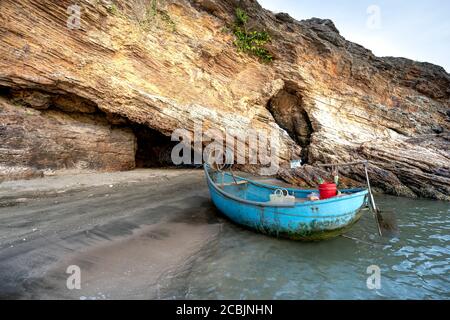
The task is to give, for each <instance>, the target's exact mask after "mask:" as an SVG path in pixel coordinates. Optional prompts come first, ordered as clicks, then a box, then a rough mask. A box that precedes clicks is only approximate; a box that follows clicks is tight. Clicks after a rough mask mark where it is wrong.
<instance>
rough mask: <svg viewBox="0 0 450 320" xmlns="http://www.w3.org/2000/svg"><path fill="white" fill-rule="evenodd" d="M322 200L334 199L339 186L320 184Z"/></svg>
mask: <svg viewBox="0 0 450 320" xmlns="http://www.w3.org/2000/svg"><path fill="white" fill-rule="evenodd" d="M319 194H320V200H324V199H329V198H333V197H335V196H336V195H337V186H336V184H334V183H322V184H319Z"/></svg>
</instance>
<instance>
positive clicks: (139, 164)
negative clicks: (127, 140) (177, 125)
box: [131, 124, 177, 168]
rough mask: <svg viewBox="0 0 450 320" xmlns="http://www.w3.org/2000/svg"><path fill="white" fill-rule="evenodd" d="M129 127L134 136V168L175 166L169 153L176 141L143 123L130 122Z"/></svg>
mask: <svg viewBox="0 0 450 320" xmlns="http://www.w3.org/2000/svg"><path fill="white" fill-rule="evenodd" d="M131 128H132V130H133V132H134V134H135V136H136V157H135V163H136V168H155V167H171V166H175V165H174V164H173V162H172V160H171V153H172V149H173V147H174V146H175V145H176V143H177V142H173V141H171V139H170V137H168V136H165V135H164V134H162V133H160V132H159V131H157V130H154V129H151V128H149V127H147V126H145V125H141V124H132V125H131Z"/></svg>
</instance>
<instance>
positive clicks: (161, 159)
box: [0, 86, 194, 171]
mask: <svg viewBox="0 0 450 320" xmlns="http://www.w3.org/2000/svg"><path fill="white" fill-rule="evenodd" d="M0 97H1V98H3V99H4V101H6V102H7V103H10V104H11V105H14V106H15V108H16V109H17V112H16V111H11V110H16V109H11V110H9V112H10V114H4V115H3V120H2V119H0V120H2V121H0V133H1V132H3V131H4V132H3V134H1V135H0V142H1V143H2V144H3V145H4V146H10V147H11V150H14V148H19V149H23V152H24V153H25V154H26V157H27V159H26V160H23V161H22V162H23V164H24V165H25V166H27V167H31V168H35V169H37V170H46V169H52V170H60V169H72V168H83V169H90V170H100V171H122V170H129V169H133V168H162V167H177V168H183V167H191V168H192V167H194V166H193V165H189V164H187V165H178V166H176V165H174V164H173V162H172V160H171V153H172V149H173V147H174V146H176V145H177V144H178V143H179V142H178V141H171V137H170V136H166V135H164V134H162V133H161V132H159V131H157V130H154V129H152V128H150V127H148V126H146V125H142V124H138V123H136V122H133V121H130V120H128V119H127V118H125V117H123V116H121V115H119V114H113V113H108V112H104V111H102V110H101V109H99V108H98V106H97V104H96V103H94V102H93V101H91V100H88V99H85V98H83V97H80V96H78V95H75V94H70V93H57V92H51V91H45V90H37V89H21V88H20V89H12V88H9V87H4V86H0ZM33 109H34V110H37V112H32V111H31V110H33ZM14 112H16V113H14ZM12 113H14V117H16V118H12V119H13V120H12V123H19V124H18V125H9V123H11V120H8V119H9V118H8V117H12V115H11V114H12ZM21 116H23V117H25V118H24V119H26V120H27V121H29V122H31V123H36V125H27V124H23V125H22V124H20V123H22V122H21V120H20V119H21V118H20V117H21ZM55 119H58V120H56V121H55ZM2 129H3V131H1V130H2ZM14 130H15V132H14ZM37 130H39V131H40V133H39V135H37V134H36V135H34V136H41V137H42V139H37V140H36V141H34V140H33V139H30V140H29V141H28V139H27V138H22V139H21V140H20V145H13V144H14V143H15V144H18V143H19V142H17V141H18V140H19V139H18V138H17V133H16V132H19V133H21V136H24V137H30V136H33V132H35V131H37ZM50 130H51V131H50ZM5 132H6V133H5ZM27 132H29V133H27ZM80 132H81V134H80ZM41 133H42V134H41ZM30 146H31V147H30ZM191 159H193V157H191ZM2 163H3V164H7V165H10V166H15V165H19V164H21V163H19V162H18V161H17V159H16V158H15V157H14V155H13V152H12V151H11V156H4V157H3V158H2V159H0V164H2Z"/></svg>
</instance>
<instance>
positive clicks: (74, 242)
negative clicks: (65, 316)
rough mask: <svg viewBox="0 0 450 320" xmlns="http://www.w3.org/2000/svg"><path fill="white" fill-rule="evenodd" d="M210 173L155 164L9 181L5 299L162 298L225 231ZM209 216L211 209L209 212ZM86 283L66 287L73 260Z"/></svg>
mask: <svg viewBox="0 0 450 320" xmlns="http://www.w3.org/2000/svg"><path fill="white" fill-rule="evenodd" d="M211 211H213V212H214V211H215V209H214V207H213V205H212V203H211V202H210V200H209V195H208V192H207V188H206V184H205V182H204V180H203V172H202V171H201V170H183V169H181V170H171V169H165V170H162V169H157V170H152V169H146V170H135V171H128V172H118V173H89V174H81V175H80V174H78V175H64V176H55V177H46V178H43V179H36V180H29V181H25V180H24V181H14V182H6V183H3V184H1V185H0V229H1V232H0V296H1V297H2V298H9V299H11V298H14V299H21V298H22V299H28V298H36V299H52V298H62V299H118V298H121V299H152V298H158V297H159V295H160V292H161V290H164V286H165V285H166V284H168V283H169V282H170V278H171V275H172V274H173V273H177V272H179V270H183V269H184V268H186V267H187V265H188V264H189V261H190V259H191V258H192V257H194V256H195V255H196V254H197V253H198V252H200V251H201V250H202V248H203V247H205V246H208V243H210V242H211V241H214V238H215V237H216V236H217V235H218V233H219V232H220V229H221V223H220V218H219V217H218V216H217V215H214V214H213V215H211ZM206 213H208V214H206ZM70 265H76V266H79V267H80V270H81V289H80V290H77V289H73V290H69V289H68V288H67V286H66V281H67V278H68V277H69V276H70V274H68V273H66V270H67V268H68V266H70Z"/></svg>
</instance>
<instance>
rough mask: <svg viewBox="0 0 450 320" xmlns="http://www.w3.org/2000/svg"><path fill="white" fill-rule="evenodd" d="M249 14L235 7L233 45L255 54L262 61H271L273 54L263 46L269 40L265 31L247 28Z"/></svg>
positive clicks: (240, 49)
mask: <svg viewBox="0 0 450 320" xmlns="http://www.w3.org/2000/svg"><path fill="white" fill-rule="evenodd" d="M248 20H249V16H248V15H247V13H246V12H245V11H244V10H242V9H241V8H236V21H235V23H234V25H233V34H234V36H235V37H236V39H235V40H234V44H235V46H236V47H237V48H238V50H239V51H242V52H246V53H249V54H251V55H254V56H257V57H258V58H259V59H261V60H262V61H264V62H271V61H272V60H273V56H272V55H271V54H270V52H269V50H267V49H266V48H265V47H264V46H265V45H266V44H267V43H268V42H270V41H271V38H270V35H269V34H268V33H267V32H266V31H258V30H252V31H250V30H247V23H248Z"/></svg>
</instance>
